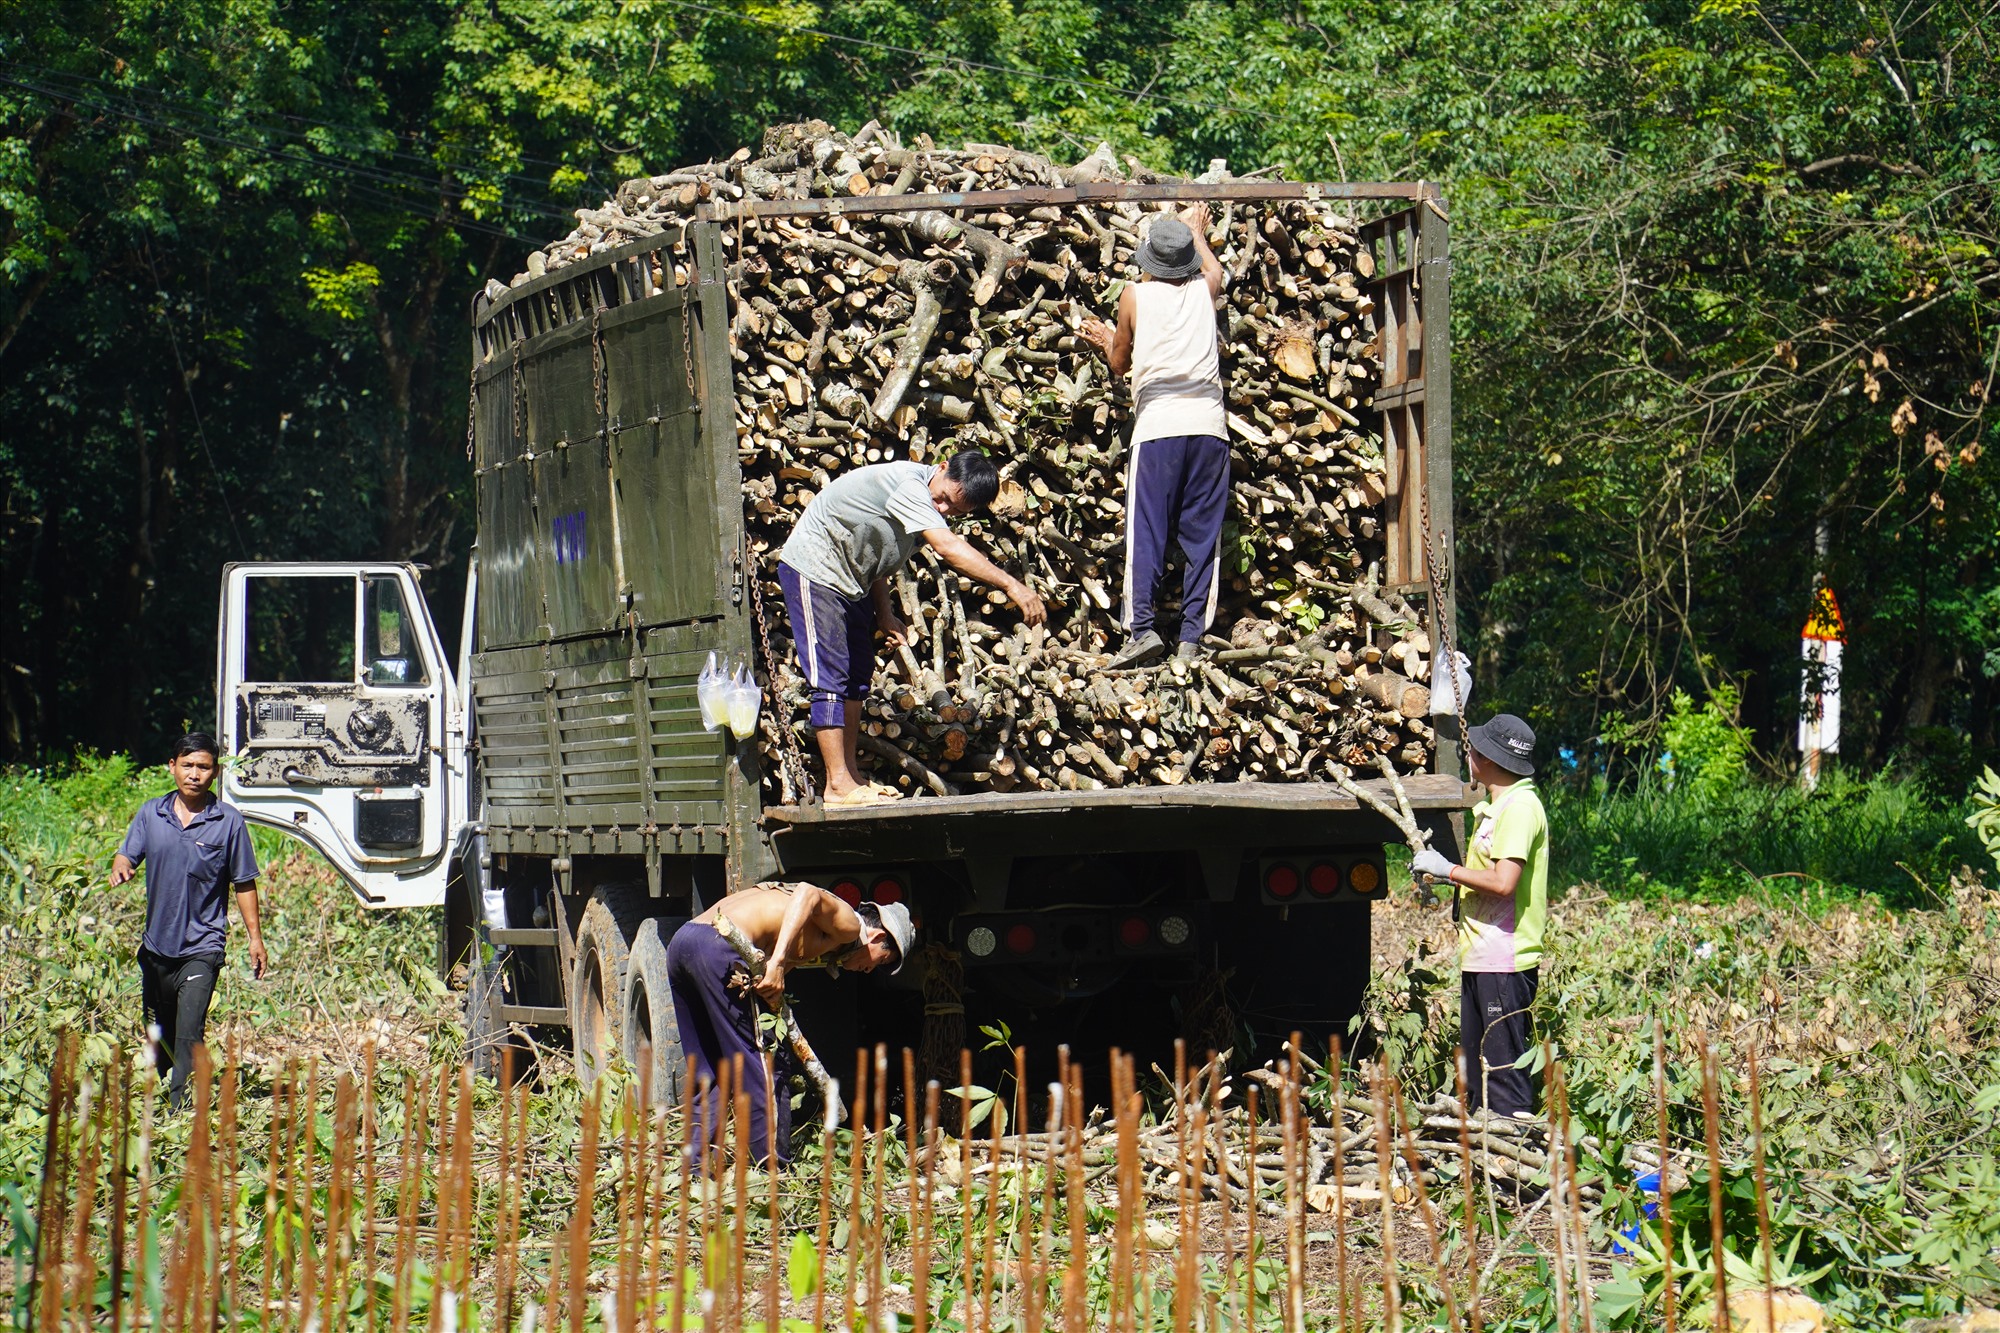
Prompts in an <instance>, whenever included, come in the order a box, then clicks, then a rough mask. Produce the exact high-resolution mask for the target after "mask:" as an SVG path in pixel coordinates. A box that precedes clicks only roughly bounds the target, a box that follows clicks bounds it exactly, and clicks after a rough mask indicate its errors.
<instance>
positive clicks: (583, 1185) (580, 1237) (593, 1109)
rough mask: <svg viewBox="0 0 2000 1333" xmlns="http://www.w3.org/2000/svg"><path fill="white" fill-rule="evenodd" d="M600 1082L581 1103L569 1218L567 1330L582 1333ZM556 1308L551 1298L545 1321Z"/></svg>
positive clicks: (554, 1260)
mask: <svg viewBox="0 0 2000 1333" xmlns="http://www.w3.org/2000/svg"><path fill="white" fill-rule="evenodd" d="M603 1104H604V1085H603V1084H602V1083H599V1084H597V1085H595V1086H594V1087H593V1088H592V1089H591V1092H590V1099H589V1100H588V1101H586V1102H584V1104H583V1146H582V1149H581V1151H580V1152H579V1153H578V1154H577V1168H576V1204H575V1207H574V1209H573V1210H572V1211H571V1213H570V1218H569V1272H568V1275H567V1276H568V1282H567V1285H568V1288H569V1290H568V1291H567V1292H566V1293H565V1296H566V1299H567V1301H568V1313H569V1333H583V1320H584V1315H585V1314H586V1313H587V1312H588V1308H589V1300H588V1297H587V1295H586V1293H587V1292H588V1291H589V1287H590V1219H591V1217H592V1215H593V1214H594V1213H595V1211H596V1202H597V1136H598V1132H599V1122H600V1118H601V1116H602V1112H603ZM549 1262H550V1263H551V1264H552V1265H556V1264H558V1263H559V1261H558V1259H557V1257H556V1256H555V1255H554V1254H551V1255H550V1256H549ZM555 1318H556V1310H555V1305H554V1304H553V1302H552V1303H551V1304H550V1306H549V1322H550V1323H551V1324H553V1323H554V1322H555Z"/></svg>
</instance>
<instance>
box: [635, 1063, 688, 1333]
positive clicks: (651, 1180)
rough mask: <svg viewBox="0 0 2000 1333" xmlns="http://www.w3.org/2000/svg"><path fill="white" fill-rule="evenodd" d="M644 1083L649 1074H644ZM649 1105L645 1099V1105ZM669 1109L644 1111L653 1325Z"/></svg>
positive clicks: (650, 1321) (670, 1146)
mask: <svg viewBox="0 0 2000 1333" xmlns="http://www.w3.org/2000/svg"><path fill="white" fill-rule="evenodd" d="M682 1081H683V1082H685V1081H686V1074H685V1073H683V1074H682ZM648 1082H649V1083H650V1082H651V1077H650V1075H648ZM647 1105H648V1106H649V1107H652V1104H651V1103H650V1102H649V1103H648V1104H647ZM670 1114H671V1108H669V1107H667V1106H659V1107H657V1108H652V1109H650V1110H649V1111H648V1114H647V1123H648V1125H649V1126H650V1132H651V1136H652V1137H651V1142H652V1148H651V1151H650V1153H649V1155H648V1157H647V1159H646V1190H647V1195H646V1304H645V1311H646V1324H647V1327H649V1328H651V1327H655V1326H657V1325H658V1323H659V1319H660V1254H661V1249H662V1246H661V1232H662V1231H663V1230H664V1229H665V1227H666V1212H665V1210H666V1207H667V1181H668V1179H669V1177H670V1176H671V1174H672V1171H673V1165H672V1156H671V1154H672V1153H673V1151H674V1142H673V1136H672V1135H671V1134H669V1133H668V1132H667V1124H668V1117H669V1115H670Z"/></svg>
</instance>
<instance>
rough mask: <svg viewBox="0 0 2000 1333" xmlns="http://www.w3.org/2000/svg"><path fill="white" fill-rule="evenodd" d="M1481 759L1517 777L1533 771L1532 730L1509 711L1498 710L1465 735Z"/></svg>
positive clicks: (1531, 774) (1533, 730)
mask: <svg viewBox="0 0 2000 1333" xmlns="http://www.w3.org/2000/svg"><path fill="white" fill-rule="evenodd" d="M1466 739H1467V740H1469V741H1471V742H1472V748H1473V749H1475V750H1477V751H1479V755H1480V757H1481V758H1482V759H1488V760H1491V761H1492V762H1493V763H1496V764H1498V765H1500V767H1502V768H1504V769H1506V770H1507V771H1508V772H1509V773H1512V774H1515V775H1516V776H1518V777H1524V778H1527V777H1533V776H1534V773H1535V763H1534V754H1535V729H1534V728H1533V727H1530V726H1529V725H1528V724H1527V723H1525V722H1523V721H1522V720H1521V719H1520V718H1518V717H1515V716H1514V715H1513V714H1512V713H1498V714H1495V715H1494V716H1493V717H1491V718H1488V719H1487V720H1486V721H1484V722H1482V723H1480V724H1479V725H1478V726H1476V727H1474V728H1473V729H1472V730H1471V731H1470V732H1468V733H1467V734H1466Z"/></svg>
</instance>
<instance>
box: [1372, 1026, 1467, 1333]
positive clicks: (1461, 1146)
mask: <svg viewBox="0 0 2000 1333" xmlns="http://www.w3.org/2000/svg"><path fill="white" fill-rule="evenodd" d="M1465 1072H1466V1071H1465V1047H1464V1046H1462V1045H1461V1046H1459V1047H1458V1048H1457V1050H1456V1051H1455V1052H1454V1053H1453V1060H1452V1074H1453V1077H1454V1080H1455V1087H1456V1090H1457V1093H1458V1104H1459V1105H1460V1106H1461V1107H1463V1106H1464V1105H1465V1101H1466V1091H1467V1089H1466V1083H1465ZM1336 1137H1337V1136H1336ZM1458 1174H1459V1179H1460V1180H1461V1181H1462V1182H1463V1183H1464V1185H1465V1318H1466V1324H1467V1327H1468V1328H1470V1330H1471V1333H1480V1313H1479V1201H1478V1197H1477V1195H1478V1191H1477V1190H1476V1189H1475V1188H1474V1187H1473V1170H1472V1132H1471V1130H1470V1129H1469V1128H1468V1126H1467V1124H1466V1121H1465V1117H1463V1116H1460V1117H1459V1120H1458ZM1487 1188H1488V1189H1491V1188H1492V1185H1491V1183H1490V1182H1489V1184H1488V1186H1487Z"/></svg>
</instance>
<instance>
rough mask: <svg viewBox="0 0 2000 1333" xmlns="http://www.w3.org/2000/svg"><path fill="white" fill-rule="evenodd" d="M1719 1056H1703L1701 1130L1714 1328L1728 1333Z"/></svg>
mask: <svg viewBox="0 0 2000 1333" xmlns="http://www.w3.org/2000/svg"><path fill="white" fill-rule="evenodd" d="M1716 1066H1717V1057H1716V1053H1715V1047H1714V1046H1713V1045H1704V1046H1703V1048H1702V1056H1701V1115H1702V1128H1703V1130H1704V1131H1705V1133H1706V1135H1707V1138H1708V1229H1709V1248H1710V1250H1711V1252H1712V1253H1713V1254H1714V1256H1715V1328H1716V1333H1729V1274H1728V1273H1727V1272H1726V1271H1725V1270H1724V1268H1723V1264H1722V1254H1723V1250H1722V1125H1721V1119H1720V1116H1719V1114H1718V1107H1717V1096H1718V1091H1717V1087H1716V1084H1717V1081H1718V1079H1719V1074H1718V1071H1717V1068H1716Z"/></svg>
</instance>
